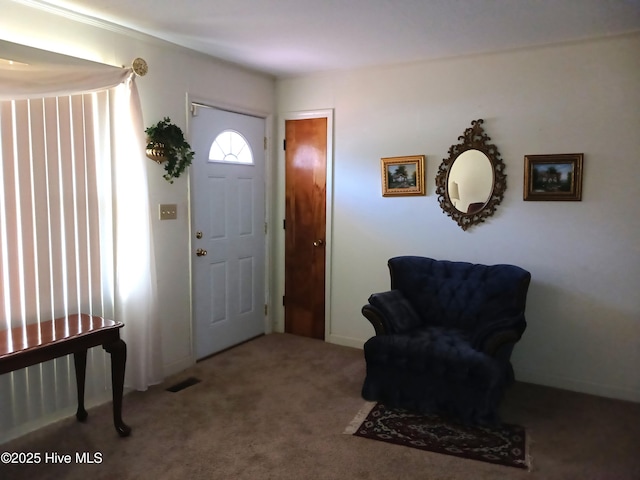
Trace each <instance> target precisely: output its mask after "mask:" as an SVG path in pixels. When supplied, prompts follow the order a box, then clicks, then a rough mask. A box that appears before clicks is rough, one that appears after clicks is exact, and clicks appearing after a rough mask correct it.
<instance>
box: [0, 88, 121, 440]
mask: <svg viewBox="0 0 640 480" xmlns="http://www.w3.org/2000/svg"><path fill="white" fill-rule="evenodd" d="M109 117H110V112H109V91H108V90H105V91H102V92H99V93H89V94H83V95H72V96H62V97H52V98H46V99H28V100H7V101H0V329H10V328H13V327H16V326H21V325H26V324H29V323H34V322H43V321H47V320H51V319H53V318H58V317H62V316H65V315H67V314H70V313H78V312H82V313H89V314H92V315H99V316H105V317H110V318H113V313H114V295H113V291H114V255H113V243H114V239H113V233H112V232H113V218H112V217H113V214H112V212H113V206H112V185H111V183H112V182H111V178H112V174H111V156H110V155H109V154H107V155H105V152H108V151H109V149H110V148H111V145H110V138H111V135H110V134H109V125H110V123H111V122H110V118H109ZM108 362H109V360H108V358H107V357H106V355H105V354H104V352H103V351H102V349H101V348H94V349H91V350H90V351H89V355H88V357H87V368H88V371H91V375H88V376H87V385H86V391H87V398H88V400H89V402H90V401H91V398H92V397H97V396H102V397H106V396H107V395H108V389H109V388H110V375H109V370H108V365H109V363H108ZM75 405H76V391H75V371H74V366H73V359H72V358H70V357H68V356H67V357H63V358H60V359H56V360H53V361H50V362H47V363H45V364H40V365H34V366H32V367H29V368H27V369H24V370H20V371H16V372H13V373H10V374H6V375H2V376H0V442H1V441H2V435H3V432H7V431H11V429H12V428H14V427H15V426H17V425H19V426H22V427H24V428H25V429H28V426H29V424H30V422H36V421H37V419H38V418H40V417H42V416H45V415H47V414H51V413H52V412H59V413H60V415H61V416H62V415H65V414H68V413H69V411H73V410H74V409H75Z"/></svg>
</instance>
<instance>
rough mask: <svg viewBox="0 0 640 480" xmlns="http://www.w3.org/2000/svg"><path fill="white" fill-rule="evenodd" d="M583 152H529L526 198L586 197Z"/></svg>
mask: <svg viewBox="0 0 640 480" xmlns="http://www.w3.org/2000/svg"><path fill="white" fill-rule="evenodd" d="M583 156H584V155H583V154H582V153H564V154H558V155H525V157H524V199H525V200H534V201H535V200H553V201H563V200H564V201H580V200H582V161H583Z"/></svg>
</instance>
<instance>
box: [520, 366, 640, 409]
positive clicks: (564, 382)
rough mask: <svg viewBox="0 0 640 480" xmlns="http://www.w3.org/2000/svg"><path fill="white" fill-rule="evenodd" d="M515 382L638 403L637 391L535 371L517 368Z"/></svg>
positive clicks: (638, 394)
mask: <svg viewBox="0 0 640 480" xmlns="http://www.w3.org/2000/svg"><path fill="white" fill-rule="evenodd" d="M516 380H519V381H522V382H527V383H533V384H536V385H544V386H547V387H553V388H559V389H561V390H569V391H572V392H580V393H586V394H589V395H596V396H598V397H606V398H613V399H616V400H626V401H629V402H636V403H640V391H638V390H633V389H630V388H621V387H616V386H614V385H604V384H600V383H593V382H588V381H585V380H576V379H573V378H567V377H561V376H556V375H549V374H547V373H542V372H539V371H535V370H528V369H521V368H518V369H517V370H516Z"/></svg>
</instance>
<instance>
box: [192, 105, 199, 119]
mask: <svg viewBox="0 0 640 480" xmlns="http://www.w3.org/2000/svg"><path fill="white" fill-rule="evenodd" d="M191 116H192V117H197V116H198V106H197V105H194V104H193V103H192V104H191Z"/></svg>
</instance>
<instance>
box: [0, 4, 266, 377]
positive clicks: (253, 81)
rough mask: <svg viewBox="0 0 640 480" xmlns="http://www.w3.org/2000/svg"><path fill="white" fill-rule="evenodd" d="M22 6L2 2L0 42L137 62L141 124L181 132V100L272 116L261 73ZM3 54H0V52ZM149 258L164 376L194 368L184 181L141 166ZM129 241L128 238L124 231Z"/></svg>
mask: <svg viewBox="0 0 640 480" xmlns="http://www.w3.org/2000/svg"><path fill="white" fill-rule="evenodd" d="M75 20H78V18H77V17H71V18H67V17H61V16H59V15H56V14H53V13H51V12H45V11H43V10H39V9H35V8H30V7H28V6H26V5H24V4H21V3H14V2H3V5H2V13H1V14H0V38H1V39H3V40H7V41H11V42H15V43H22V44H25V45H28V46H32V47H36V48H40V49H45V50H51V51H55V52H58V53H64V54H67V55H73V56H77V57H80V58H85V59H90V60H94V61H99V62H103V63H108V64H111V65H126V66H129V65H131V62H132V60H133V59H134V58H136V57H142V58H144V59H145V60H146V61H147V63H148V64H149V73H148V74H147V75H146V76H145V77H141V78H138V79H137V85H138V90H139V92H140V96H141V101H142V110H143V115H144V122H145V125H150V124H152V123H155V122H156V121H157V120H160V119H161V118H163V117H164V116H169V117H171V119H172V120H173V121H174V122H175V123H176V124H178V125H179V126H181V127H182V128H183V130H185V131H187V137H188V123H187V95H189V96H190V98H192V97H193V98H197V99H199V100H201V101H210V102H212V104H214V105H220V106H225V107H229V108H236V109H238V110H242V111H251V112H255V113H263V114H273V112H274V110H275V81H274V79H273V78H271V77H269V76H267V75H263V74H260V73H255V72H251V71H248V70H245V69H241V68H238V67H236V66H233V65H230V64H228V63H224V62H221V61H216V60H214V59H212V58H210V57H207V56H204V55H199V54H196V53H194V52H191V51H189V50H186V49H183V48H179V47H176V46H173V45H170V44H168V43H165V42H160V41H158V40H155V39H151V38H150V37H147V36H144V35H140V34H134V33H133V32H127V31H125V30H124V29H121V28H116V27H113V28H105V27H104V24H101V23H97V22H93V23H92V24H88V23H83V22H79V21H75ZM0 53H2V52H0ZM147 169H148V175H149V188H150V203H151V208H152V216H153V218H154V219H155V221H154V224H153V229H154V240H155V252H156V258H157V265H156V266H157V274H158V296H159V309H158V311H159V313H160V316H161V318H160V321H161V324H162V339H163V359H164V371H165V374H166V375H170V374H172V373H175V372H178V371H180V370H182V369H183V368H185V367H186V366H188V365H190V364H191V363H193V358H192V353H191V310H190V309H191V301H190V275H191V274H190V262H191V250H190V244H189V242H190V233H189V228H190V225H189V180H188V176H185V177H182V178H180V179H178V180H176V181H175V183H174V184H173V185H170V184H169V183H167V182H166V181H165V180H164V179H163V178H162V174H163V173H164V170H163V169H162V167H161V166H158V165H157V164H155V163H153V162H152V161H149V163H148V164H147ZM160 203H175V204H177V205H178V219H177V220H173V221H162V222H161V221H159V220H158V213H157V212H158V205H159V204H160ZM131 235H135V232H131Z"/></svg>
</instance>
